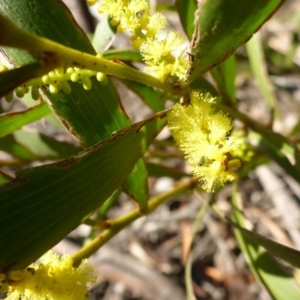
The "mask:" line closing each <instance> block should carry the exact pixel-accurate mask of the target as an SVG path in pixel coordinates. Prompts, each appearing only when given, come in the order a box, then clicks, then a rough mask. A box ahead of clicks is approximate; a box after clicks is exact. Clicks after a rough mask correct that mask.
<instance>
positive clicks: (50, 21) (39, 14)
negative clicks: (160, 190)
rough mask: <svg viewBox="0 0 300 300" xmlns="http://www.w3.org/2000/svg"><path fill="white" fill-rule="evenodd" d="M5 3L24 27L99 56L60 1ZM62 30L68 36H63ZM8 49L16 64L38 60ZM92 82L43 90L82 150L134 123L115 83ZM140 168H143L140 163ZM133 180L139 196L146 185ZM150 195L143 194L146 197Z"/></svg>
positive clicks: (132, 190)
mask: <svg viewBox="0 0 300 300" xmlns="http://www.w3.org/2000/svg"><path fill="white" fill-rule="evenodd" d="M3 2H4V4H3V5H2V6H0V12H1V13H3V14H4V15H5V16H7V17H9V19H10V20H12V21H13V22H14V23H15V24H17V25H18V26H20V27H21V28H23V29H25V30H27V31H29V32H31V33H34V34H37V35H40V36H44V37H47V38H49V39H51V40H54V41H56V42H59V43H61V44H64V45H66V46H69V47H73V48H74V49H77V50H80V51H83V52H86V53H90V54H96V53H95V50H94V49H93V47H92V45H91V43H90V41H89V39H88V38H87V36H86V35H85V33H84V32H83V31H82V30H81V29H80V27H79V26H78V25H77V24H76V22H75V21H74V19H73V17H72V15H71V13H70V12H69V11H68V10H67V8H66V7H65V6H64V4H63V3H62V2H61V1H56V0H49V1H39V0H33V1H31V0H16V1H14V5H13V6H11V5H10V1H9V0H4V1H3ZM20 11H21V12H22V15H21V16H20V15H19V13H20ZM33 20H34V22H33ZM62 28H63V29H64V32H65V33H66V34H61V32H62ZM5 50H6V53H7V54H8V56H9V57H10V58H11V59H12V60H13V61H14V62H15V63H17V64H24V63H28V62H31V61H34V60H35V57H33V56H32V55H30V54H28V53H27V52H25V51H21V50H16V49H7V48H5ZM91 82H92V86H93V88H92V90H90V91H85V90H84V89H83V87H82V86H81V85H80V84H78V83H77V84H75V83H70V86H71V88H72V92H71V94H70V95H66V94H64V93H63V92H60V93H59V94H58V95H52V94H51V93H50V92H49V91H47V90H44V95H45V97H46V98H47V101H48V102H49V103H51V108H52V109H53V110H54V112H55V114H56V115H57V116H58V118H59V119H60V120H61V122H62V123H63V125H64V126H65V127H66V128H67V130H68V131H69V132H70V133H71V134H72V135H73V137H74V138H75V139H76V140H77V141H78V142H79V143H80V144H81V145H82V146H83V147H90V146H92V145H94V144H96V143H98V142H100V141H103V140H105V139H106V138H108V137H109V136H110V135H111V133H112V132H114V131H117V130H120V129H122V128H124V127H126V126H129V125H130V124H131V122H130V120H129V119H128V117H127V115H126V114H125V112H124V111H123V109H122V105H121V103H120V99H119V95H118V93H117V91H116V88H115V86H114V83H113V82H112V80H111V79H108V83H107V84H106V85H104V86H103V85H101V84H100V83H99V82H98V81H97V80H96V79H95V78H91ZM139 166H140V167H139V168H141V164H140V165H139ZM142 172H145V169H143V170H142V169H141V170H140V173H142ZM130 176H133V177H134V176H136V175H130ZM134 181H135V180H134V179H132V178H131V179H130V182H131V184H130V185H127V188H128V189H129V191H130V194H133V195H134V194H136V193H140V191H142V190H143V187H144V185H145V183H143V186H141V187H140V186H139V184H138V183H140V179H139V178H137V179H136V184H132V183H133V182H134ZM147 196H148V195H144V197H147ZM136 199H138V198H136Z"/></svg>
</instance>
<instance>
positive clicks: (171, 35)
mask: <svg viewBox="0 0 300 300" xmlns="http://www.w3.org/2000/svg"><path fill="white" fill-rule="evenodd" d="M93 2H94V1H92V3H93ZM98 11H99V12H100V13H101V14H103V15H106V16H107V17H109V18H110V22H111V24H112V25H114V26H117V30H118V31H119V32H123V31H125V30H126V31H128V32H130V34H131V38H130V39H131V41H132V45H133V47H134V48H135V49H140V51H141V54H142V57H143V59H144V61H145V63H146V71H147V72H148V73H150V74H151V75H153V76H154V77H156V78H158V79H159V80H160V81H162V82H164V81H165V80H167V79H168V78H169V77H170V76H171V77H173V78H175V79H176V80H177V79H179V80H181V81H184V80H185V79H186V76H187V70H188V68H189V60H188V55H187V52H186V50H187V49H186V48H187V39H186V37H184V36H183V35H182V34H180V33H179V32H176V31H170V32H167V31H165V28H166V27H167V25H168V22H167V20H166V18H165V17H164V16H163V15H162V14H161V13H155V14H153V15H150V12H149V5H148V3H147V2H146V1H145V0H101V1H100V5H99V7H98Z"/></svg>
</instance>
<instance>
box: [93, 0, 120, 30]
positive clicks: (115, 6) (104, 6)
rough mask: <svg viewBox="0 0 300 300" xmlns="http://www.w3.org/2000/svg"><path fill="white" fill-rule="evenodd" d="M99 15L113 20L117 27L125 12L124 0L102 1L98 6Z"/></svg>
mask: <svg viewBox="0 0 300 300" xmlns="http://www.w3.org/2000/svg"><path fill="white" fill-rule="evenodd" d="M97 9H98V11H99V13H102V14H104V15H105V16H107V17H109V18H111V19H112V20H113V23H114V24H115V25H117V24H118V23H119V22H120V18H121V16H122V14H123V12H124V7H123V1H122V0H102V1H101V3H100V5H99V6H98V8H97ZM115 25H114V26H115Z"/></svg>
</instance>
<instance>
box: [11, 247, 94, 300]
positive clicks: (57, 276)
mask: <svg viewBox="0 0 300 300" xmlns="http://www.w3.org/2000/svg"><path fill="white" fill-rule="evenodd" d="M18 272H23V273H22V274H23V277H21V278H18V279H17V280H14V281H13V280H10V281H8V284H9V291H8V294H7V298H5V300H19V299H22V300H69V299H70V300H84V299H85V296H86V293H87V287H88V286H89V285H90V284H93V283H94V282H95V279H96V278H95V275H94V274H93V269H92V267H91V266H90V265H89V264H88V262H87V260H83V261H82V262H81V264H80V265H79V266H78V267H77V268H74V267H73V259H72V257H71V256H70V255H64V256H62V257H59V256H58V255H56V254H55V253H53V252H52V251H49V252H47V253H46V254H45V255H44V256H43V257H42V258H41V259H40V263H33V264H32V265H30V267H28V268H27V269H25V270H23V271H18ZM10 276H11V275H10Z"/></svg>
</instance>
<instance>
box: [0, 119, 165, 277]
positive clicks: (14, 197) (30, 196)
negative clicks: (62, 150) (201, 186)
mask: <svg viewBox="0 0 300 300" xmlns="http://www.w3.org/2000/svg"><path fill="white" fill-rule="evenodd" d="M161 122H162V121H161V120H159V119H158V120H157V119H156V118H151V119H149V120H148V123H147V122H145V121H143V122H140V123H137V124H135V125H133V126H131V127H128V128H126V129H124V130H121V131H119V132H117V133H116V134H114V135H112V136H111V137H110V138H109V139H107V140H105V141H104V142H102V143H100V144H97V145H95V146H93V147H91V148H89V149H88V150H86V151H84V152H82V153H80V154H79V155H77V156H74V157H71V158H69V159H67V160H64V161H60V162H58V163H54V164H49V165H45V166H42V167H36V168H31V169H24V170H21V171H20V172H19V173H18V174H17V178H16V179H15V180H13V181H11V182H10V183H8V184H6V185H3V186H1V188H0V215H1V219H0V228H1V230H0V240H1V244H0V272H7V271H8V270H16V269H22V268H24V267H26V266H27V265H28V264H30V263H31V262H33V261H34V260H36V259H37V258H38V257H40V256H41V255H42V254H43V253H44V252H45V251H47V250H48V249H49V248H51V247H52V246H54V245H55V244H56V243H57V242H59V241H60V240H61V239H62V238H63V237H64V236H65V235H66V234H68V233H69V232H70V231H71V230H73V229H74V228H75V227H77V226H78V225H79V224H80V222H81V221H82V219H83V218H85V217H87V216H88V215H89V214H91V213H93V212H94V211H95V210H96V209H97V208H98V207H100V206H101V205H102V204H103V203H104V202H105V200H106V199H107V198H108V197H109V196H110V195H111V194H112V193H113V192H114V191H115V190H116V189H117V188H118V187H119V186H120V184H121V183H122V181H124V179H125V178H126V177H127V176H128V174H129V173H130V172H131V170H132V169H133V167H134V165H135V164H136V162H137V160H138V159H139V158H140V157H141V156H142V154H143V152H144V151H145V150H146V148H147V146H148V144H149V142H150V141H151V140H152V139H153V137H154V136H155V135H156V134H157V131H158V130H159V128H160V127H161Z"/></svg>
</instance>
